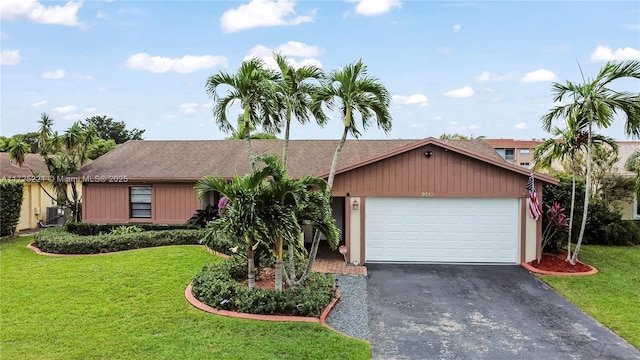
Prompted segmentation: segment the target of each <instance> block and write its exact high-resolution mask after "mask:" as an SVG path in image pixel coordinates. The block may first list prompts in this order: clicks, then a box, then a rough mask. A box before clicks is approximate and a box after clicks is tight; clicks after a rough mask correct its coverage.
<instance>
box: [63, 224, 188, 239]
mask: <svg viewBox="0 0 640 360" xmlns="http://www.w3.org/2000/svg"><path fill="white" fill-rule="evenodd" d="M122 226H131V224H89V223H80V222H72V223H68V224H67V225H66V228H67V231H68V232H70V233H72V234H76V235H84V236H86V235H100V234H106V233H110V232H112V231H113V230H115V229H117V228H119V227H122ZM135 227H136V228H140V229H142V230H144V231H160V230H186V229H197V228H198V227H197V226H195V225H186V224H171V225H163V224H135Z"/></svg>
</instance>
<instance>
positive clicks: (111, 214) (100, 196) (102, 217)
mask: <svg viewBox="0 0 640 360" xmlns="http://www.w3.org/2000/svg"><path fill="white" fill-rule="evenodd" d="M131 186H151V188H152V191H151V218H150V219H140V218H137V219H131V218H130V213H129V211H130V210H129V209H130V206H129V188H130V187H131ZM83 197H84V199H83V209H82V210H83V219H82V220H83V221H84V222H88V223H115V224H125V223H154V224H183V223H185V222H186V221H187V219H189V218H190V217H191V215H193V214H194V213H195V211H196V210H197V209H199V208H200V202H199V201H198V199H197V198H196V193H195V190H194V189H193V184H151V185H149V184H93V183H86V184H85V186H84V195H83Z"/></svg>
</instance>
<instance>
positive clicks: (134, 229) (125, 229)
mask: <svg viewBox="0 0 640 360" xmlns="http://www.w3.org/2000/svg"><path fill="white" fill-rule="evenodd" d="M143 231H144V229H142V228H141V227H138V226H135V225H132V226H118V227H117V228H115V229H113V230H111V233H112V234H114V235H123V234H134V233H139V232H143Z"/></svg>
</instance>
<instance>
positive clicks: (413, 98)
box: [391, 94, 428, 106]
mask: <svg viewBox="0 0 640 360" xmlns="http://www.w3.org/2000/svg"><path fill="white" fill-rule="evenodd" d="M391 99H392V100H393V101H394V102H396V103H398V104H403V105H413V104H419V105H420V106H427V104H428V99H427V97H426V95H423V94H413V95H409V96H404V95H393V96H392V97H391Z"/></svg>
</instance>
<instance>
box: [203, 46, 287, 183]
mask: <svg viewBox="0 0 640 360" xmlns="http://www.w3.org/2000/svg"><path fill="white" fill-rule="evenodd" d="M277 80H278V74H277V73H276V72H274V71H271V70H268V69H266V68H265V66H264V63H263V62H262V60H260V59H257V58H253V59H250V60H247V61H244V62H243V63H242V65H240V69H238V72H237V73H235V74H229V73H227V72H223V71H220V72H219V73H218V74H216V75H212V76H210V77H209V79H208V80H207V84H206V90H207V93H208V94H209V96H210V97H211V98H212V99H213V101H214V102H215V104H214V107H213V119H214V121H215V122H216V124H217V125H218V128H219V129H220V130H221V131H223V132H225V133H228V132H231V131H233V126H232V125H231V123H230V122H229V121H228V120H227V108H228V106H229V105H230V104H232V103H233V102H235V101H238V102H240V106H242V110H243V116H244V129H245V131H246V136H245V140H246V147H247V156H248V158H249V163H250V164H251V170H252V171H253V170H255V163H254V159H253V151H252V149H251V127H252V126H256V125H261V126H262V128H263V129H265V130H266V131H267V132H269V133H277V131H278V127H279V126H278V125H279V122H280V119H279V115H280V112H281V109H282V107H281V106H280V104H279V103H278V101H277V98H276V96H275V94H276V91H275V81H277ZM223 85H226V86H228V87H230V89H229V90H228V92H227V95H226V96H224V97H220V94H219V87H220V86H223Z"/></svg>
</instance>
